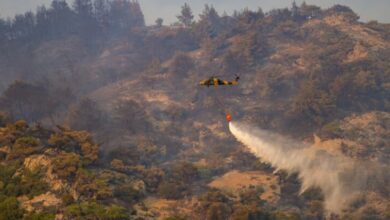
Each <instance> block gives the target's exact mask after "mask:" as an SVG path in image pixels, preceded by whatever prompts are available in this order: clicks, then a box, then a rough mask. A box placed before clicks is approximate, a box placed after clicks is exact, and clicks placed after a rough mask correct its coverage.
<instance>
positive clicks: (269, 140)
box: [229, 122, 369, 213]
mask: <svg viewBox="0 0 390 220" xmlns="http://www.w3.org/2000/svg"><path fill="white" fill-rule="evenodd" d="M229 128H230V131H231V133H232V134H233V135H234V136H235V137H236V138H237V140H238V141H240V142H241V143H243V144H244V145H246V146H247V147H248V148H249V150H250V151H251V152H252V153H253V154H255V155H256V156H258V157H260V158H261V159H262V160H264V161H265V162H268V163H270V164H271V165H272V166H273V167H274V168H276V169H277V170H278V169H283V170H286V171H287V172H288V173H295V172H297V173H298V174H299V178H300V180H301V182H302V187H301V193H302V192H304V191H305V190H306V189H308V188H310V187H320V188H321V189H322V191H323V194H324V197H325V201H324V206H325V209H326V210H327V211H328V212H332V213H340V212H341V210H342V208H343V207H345V205H347V203H348V202H349V201H351V199H352V198H353V197H354V196H355V195H357V193H359V192H361V190H362V189H364V185H365V181H367V179H368V178H369V177H368V176H369V175H365V174H362V173H361V172H357V170H358V169H359V168H361V166H358V165H357V164H356V163H354V161H353V160H352V159H350V158H348V157H345V156H342V155H333V154H329V153H327V152H326V151H324V150H319V149H316V148H315V147H313V146H309V145H307V144H306V145H305V144H303V143H299V142H297V141H294V140H292V139H289V138H285V137H283V136H281V135H278V134H274V133H271V132H268V131H265V130H261V129H258V128H255V127H252V126H248V125H244V124H241V123H238V122H230V123H229Z"/></svg>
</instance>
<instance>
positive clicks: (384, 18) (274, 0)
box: [0, 0, 390, 24]
mask: <svg viewBox="0 0 390 220" xmlns="http://www.w3.org/2000/svg"><path fill="white" fill-rule="evenodd" d="M67 1H68V3H69V2H73V0H67ZM138 1H139V2H140V4H141V7H142V10H143V12H144V14H145V19H146V22H147V23H148V24H152V23H154V21H155V20H156V18H158V17H162V18H164V23H165V24H169V23H172V22H174V21H176V15H177V14H179V12H180V7H181V5H183V4H184V3H185V2H187V3H189V4H190V6H191V7H192V9H193V11H194V14H195V15H198V14H199V13H200V12H201V11H202V9H203V7H204V4H207V3H208V4H212V5H214V7H215V8H216V9H217V10H218V11H219V12H220V13H222V12H223V11H226V12H227V13H229V14H231V12H232V11H233V10H234V9H237V10H240V9H243V8H246V7H248V8H249V9H253V10H255V9H257V8H258V7H261V8H262V9H263V11H265V12H266V11H268V10H270V9H273V8H283V7H290V5H291V2H292V0H239V1H238V0H187V1H186V0H138ZM50 2H51V0H0V17H2V18H5V17H8V16H13V15H15V13H24V12H25V11H27V10H33V11H35V9H36V7H37V6H38V5H42V4H46V5H49V4H50ZM296 2H297V3H298V4H300V3H301V2H302V0H297V1H296ZM306 2H307V3H309V4H315V5H319V6H321V7H323V8H328V7H330V6H332V5H334V4H343V5H348V6H349V7H351V8H352V9H353V10H354V11H355V12H357V13H358V14H359V15H360V17H361V18H362V20H364V21H367V20H378V21H380V22H385V23H390V0H306Z"/></svg>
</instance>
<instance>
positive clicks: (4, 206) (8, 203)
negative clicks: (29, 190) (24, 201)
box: [0, 197, 23, 220]
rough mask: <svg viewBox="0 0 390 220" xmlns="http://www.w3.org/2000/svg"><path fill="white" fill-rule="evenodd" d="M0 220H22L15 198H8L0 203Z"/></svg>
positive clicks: (21, 212)
mask: <svg viewBox="0 0 390 220" xmlns="http://www.w3.org/2000/svg"><path fill="white" fill-rule="evenodd" d="M0 210H1V211H0V220H10V219H15V220H17V219H22V217H23V210H22V209H20V207H19V202H18V200H17V199H16V198H15V197H8V198H6V199H5V200H4V201H2V202H1V203H0Z"/></svg>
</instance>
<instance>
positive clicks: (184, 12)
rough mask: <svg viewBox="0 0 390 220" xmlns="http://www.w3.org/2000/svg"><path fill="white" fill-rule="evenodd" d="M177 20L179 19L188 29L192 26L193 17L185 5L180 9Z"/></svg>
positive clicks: (189, 8)
mask: <svg viewBox="0 0 390 220" xmlns="http://www.w3.org/2000/svg"><path fill="white" fill-rule="evenodd" d="M177 19H179V21H180V22H181V23H182V24H183V25H184V26H185V27H190V26H191V25H192V20H193V19H194V15H193V14H192V9H191V7H190V6H189V5H188V4H187V3H184V5H183V6H182V7H181V14H180V15H178V16H177Z"/></svg>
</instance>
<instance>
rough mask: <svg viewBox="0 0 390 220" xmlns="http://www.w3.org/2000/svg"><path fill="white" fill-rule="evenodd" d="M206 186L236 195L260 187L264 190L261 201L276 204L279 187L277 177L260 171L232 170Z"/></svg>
mask: <svg viewBox="0 0 390 220" xmlns="http://www.w3.org/2000/svg"><path fill="white" fill-rule="evenodd" d="M208 186H209V187H212V188H217V189H220V190H223V191H227V192H230V193H233V194H236V195H237V194H238V193H239V192H240V191H241V190H244V189H247V188H249V187H256V186H260V187H262V188H263V189H264V193H262V194H261V196H260V197H261V199H263V200H266V201H268V202H270V203H274V202H277V201H278V200H279V195H280V187H279V184H278V179H277V177H276V176H274V175H272V174H268V173H265V172H261V171H247V172H240V171H237V170H233V171H230V172H228V173H226V174H225V175H223V176H221V177H218V178H216V179H215V180H214V181H212V182H211V183H209V184H208Z"/></svg>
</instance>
